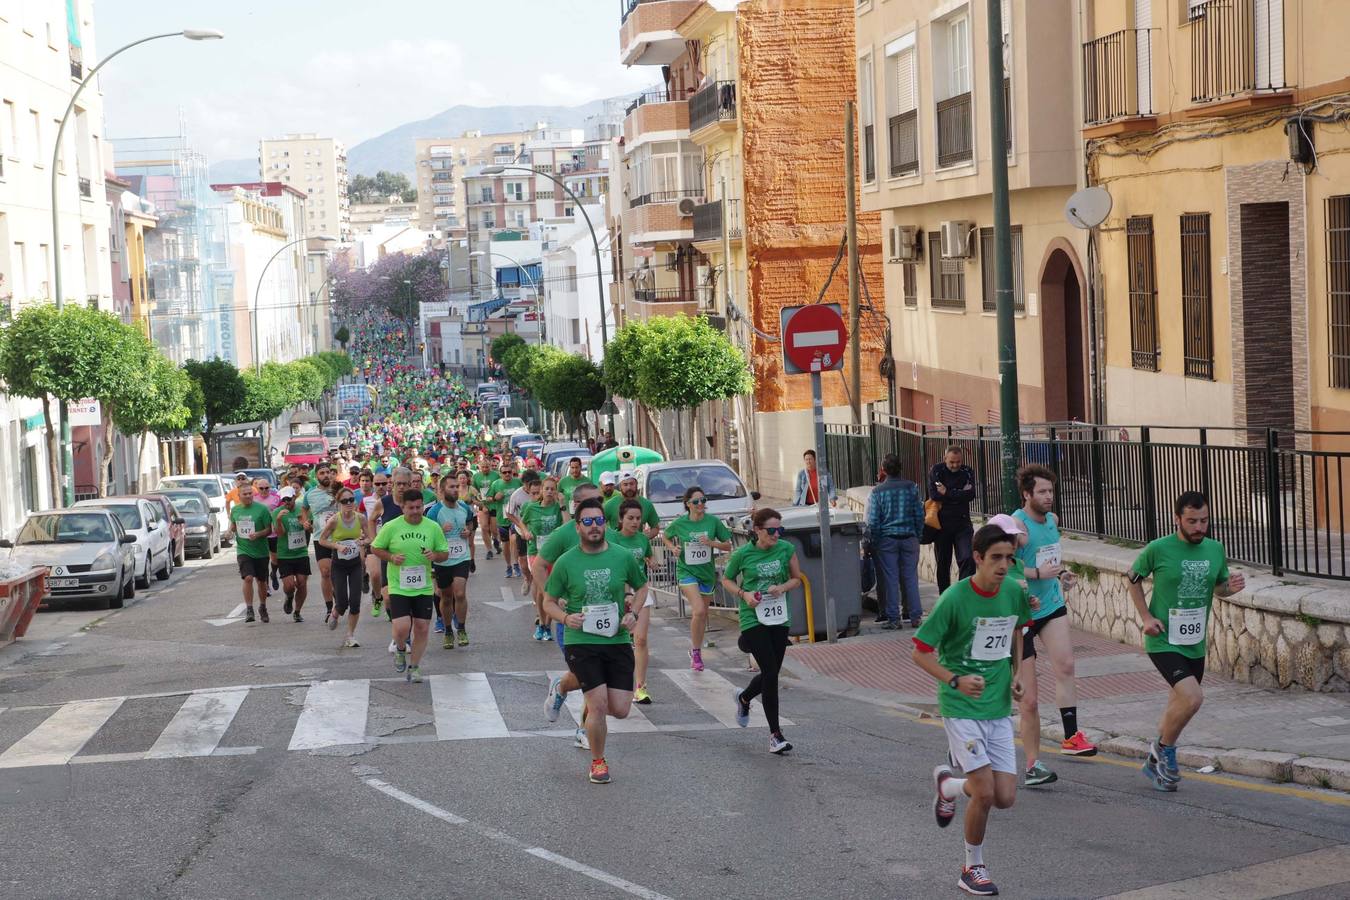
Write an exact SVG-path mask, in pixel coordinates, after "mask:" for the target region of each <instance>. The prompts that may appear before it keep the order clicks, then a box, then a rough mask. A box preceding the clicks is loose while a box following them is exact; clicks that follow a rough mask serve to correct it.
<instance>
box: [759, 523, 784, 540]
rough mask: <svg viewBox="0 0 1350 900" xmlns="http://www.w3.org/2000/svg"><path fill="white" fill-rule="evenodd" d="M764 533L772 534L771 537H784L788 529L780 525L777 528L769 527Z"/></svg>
mask: <svg viewBox="0 0 1350 900" xmlns="http://www.w3.org/2000/svg"><path fill="white" fill-rule="evenodd" d="M764 533H765V534H771V535H773V536H774V537H782V536H783V535H784V534H786V533H787V529H786V528H784V527H783V526H782V525H779V526H778V527H777V528H768V527H766V528H765V529H764Z"/></svg>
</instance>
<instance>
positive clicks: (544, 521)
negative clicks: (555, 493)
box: [520, 500, 562, 556]
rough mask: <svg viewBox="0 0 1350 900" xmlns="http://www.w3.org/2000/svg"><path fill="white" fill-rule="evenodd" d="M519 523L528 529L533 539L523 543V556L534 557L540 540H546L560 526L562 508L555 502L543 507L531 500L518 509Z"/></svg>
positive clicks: (536, 501)
mask: <svg viewBox="0 0 1350 900" xmlns="http://www.w3.org/2000/svg"><path fill="white" fill-rule="evenodd" d="M520 521H521V522H523V523H524V524H525V527H526V528H528V529H530V534H532V535H534V537H532V538H530V540H528V541H526V542H525V555H526V556H534V555H535V551H536V549H537V548H538V546H539V539H540V538H547V537H548V536H549V535H550V534H552V533H553V532H554V531H555V530H557V528H558V526H559V525H561V524H562V506H561V505H559V504H558V503H557V502H556V501H555V502H554V503H552V504H551V505H549V506H543V505H541V504H540V503H539V501H538V500H531V501H530V502H529V503H526V504H525V505H524V506H522V507H521V509H520Z"/></svg>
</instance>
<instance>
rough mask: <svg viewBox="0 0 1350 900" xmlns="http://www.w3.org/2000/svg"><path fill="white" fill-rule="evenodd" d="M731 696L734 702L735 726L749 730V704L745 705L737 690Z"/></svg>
mask: <svg viewBox="0 0 1350 900" xmlns="http://www.w3.org/2000/svg"><path fill="white" fill-rule="evenodd" d="M732 696H733V697H734V698H735V702H736V724H737V725H739V726H741V727H742V728H749V727H750V704H749V703H746V702H745V700H744V699H743V698H742V697H741V692H740V690H739V689H737V690H736V691H735V693H734V694H732Z"/></svg>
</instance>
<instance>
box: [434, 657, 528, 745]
mask: <svg viewBox="0 0 1350 900" xmlns="http://www.w3.org/2000/svg"><path fill="white" fill-rule="evenodd" d="M430 681H431V709H432V713H433V714H434V716H435V719H436V737H437V738H438V739H440V740H443V741H460V740H468V739H471V738H496V737H509V736H510V734H511V732H510V731H509V730H508V729H507V727H506V720H505V719H503V718H502V714H501V712H500V711H499V710H498V709H497V698H496V697H495V696H494V695H493V693H492V685H491V684H489V683H488V680H487V673H485V672H460V673H456V674H453V675H432V676H431V678H430Z"/></svg>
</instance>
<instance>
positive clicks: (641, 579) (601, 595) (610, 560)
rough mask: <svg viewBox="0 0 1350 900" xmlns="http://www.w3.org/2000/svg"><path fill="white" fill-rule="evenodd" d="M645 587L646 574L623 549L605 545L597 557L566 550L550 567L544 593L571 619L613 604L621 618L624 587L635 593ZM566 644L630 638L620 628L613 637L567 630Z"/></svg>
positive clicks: (628, 640) (625, 641)
mask: <svg viewBox="0 0 1350 900" xmlns="http://www.w3.org/2000/svg"><path fill="white" fill-rule="evenodd" d="M646 583H647V573H646V572H645V571H643V568H642V566H640V565H639V564H638V561H637V560H636V559H634V558H633V554H632V553H631V552H630V551H629V550H628V549H627V548H625V547H618V546H615V545H613V544H610V543H608V542H606V544H605V549H603V550H601V551H600V552H599V553H587V552H586V551H585V550H583V549H581V547H576V548H575V549H572V550H568V551H567V552H566V553H564V554H563V555H562V556H560V557H558V561H557V562H556V563H554V564H553V572H552V573H551V574H550V575H549V576H548V583H547V584H546V585H545V586H544V592H545V593H546V594H548V595H549V596H550V597H556V598H557V600H558V603H559V605H561V606H562V607H563V609H564V610H566V612H567V614H568V615H569V616H570V615H572V614H573V613H579V612H584V611H585V610H584V607H587V606H602V605H605V604H610V603H612V604H614V605H615V607H616V608H617V615H618V617H619V618H620V619H622V618H623V614H624V607H625V600H624V597H625V594H626V593H627V592H626V591H625V590H624V588H625V586H627V587H631V588H633V589H634V590H636V589H638V588H640V587H642V586H643V585H644V584H646ZM564 638H565V643H566V644H568V645H569V646H570V645H572V644H631V643H632V642H633V637H632V635H630V634H629V633H628V629H626V628H624V627H623V626H622V625H621V626H619V630H618V632H617V633H615V635H614V637H605V636H604V635H601V634H591V633H589V632H587V631H583V630H582V629H580V628H571V627H569V628H568V629H567V630H566V632H565V634H564Z"/></svg>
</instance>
